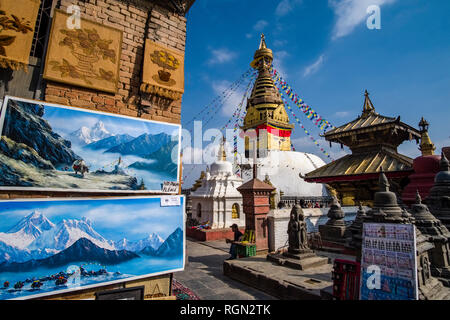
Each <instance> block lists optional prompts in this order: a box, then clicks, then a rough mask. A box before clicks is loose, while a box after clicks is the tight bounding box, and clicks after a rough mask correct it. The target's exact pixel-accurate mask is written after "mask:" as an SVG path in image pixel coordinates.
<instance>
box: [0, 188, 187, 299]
mask: <svg viewBox="0 0 450 320" xmlns="http://www.w3.org/2000/svg"><path fill="white" fill-rule="evenodd" d="M172 197H177V198H179V205H171V206H161V199H160V198H159V197H158V196H146V197H126V198H119V197H117V198H114V197H113V198H96V199H89V198H59V199H58V198H53V199H39V200H35V199H34V200H33V199H27V200H5V201H0V216H1V218H0V299H2V300H4V299H28V298H38V297H43V296H49V295H55V294H60V293H66V292H71V291H76V290H84V289H89V288H95V287H99V286H105V285H111V284H117V283H123V282H128V281H134V280H139V279H144V278H148V277H152V276H156V275H161V274H167V273H172V272H176V271H181V270H183V269H184V265H185V227H184V226H185V223H184V222H185V221H184V206H185V199H184V196H172Z"/></svg>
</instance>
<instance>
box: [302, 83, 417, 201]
mask: <svg viewBox="0 0 450 320" xmlns="http://www.w3.org/2000/svg"><path fill="white" fill-rule="evenodd" d="M324 137H325V139H326V140H327V141H329V142H330V145H331V143H332V142H334V143H339V144H340V145H341V147H343V146H344V145H345V146H348V147H349V148H350V150H351V152H352V153H351V154H349V155H346V156H344V157H342V158H340V159H338V160H335V161H333V162H331V163H329V164H327V165H325V166H322V167H320V168H318V169H316V170H314V171H312V172H309V173H308V174H306V176H305V181H308V182H316V183H326V184H328V185H330V186H331V187H332V188H334V189H335V190H336V192H337V194H338V199H339V200H340V202H341V204H342V205H344V206H348V205H351V206H353V205H356V204H358V203H359V202H361V203H362V204H363V205H369V206H371V205H373V198H374V195H375V192H376V190H377V179H378V174H379V171H380V169H383V170H384V172H385V174H386V175H387V177H388V178H389V179H390V181H391V183H392V190H393V191H394V192H396V193H398V194H400V193H401V190H402V189H403V188H404V186H405V185H406V184H407V183H408V179H407V177H408V176H409V175H410V174H411V173H412V172H413V168H412V164H413V160H412V159H411V158H409V157H407V156H404V155H402V154H400V153H398V152H397V147H398V146H399V145H400V144H401V143H403V142H404V141H408V140H413V139H415V140H416V142H418V141H419V139H420V138H421V134H420V132H419V131H418V130H416V129H415V128H413V127H411V126H409V125H407V124H405V123H403V122H401V121H400V116H399V117H397V118H391V117H386V116H383V115H380V114H378V113H377V112H376V111H375V107H374V105H373V103H372V101H371V100H370V98H369V93H368V92H367V90H366V92H365V99H364V107H363V111H362V114H361V115H360V116H359V117H358V118H356V119H355V120H353V121H351V122H349V123H346V124H344V125H342V126H340V127H337V128H333V129H331V130H330V131H328V132H326V133H325V134H324Z"/></svg>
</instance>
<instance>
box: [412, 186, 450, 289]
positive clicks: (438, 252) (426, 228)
mask: <svg viewBox="0 0 450 320" xmlns="http://www.w3.org/2000/svg"><path fill="white" fill-rule="evenodd" d="M411 211H412V216H413V218H414V219H415V225H416V227H417V228H418V229H419V230H420V232H422V234H423V235H424V236H425V237H427V238H428V241H430V242H431V243H433V244H434V248H433V249H432V250H431V251H430V260H431V274H432V275H433V276H435V277H437V278H439V279H440V280H441V281H442V282H443V283H444V285H446V286H447V287H450V264H449V262H450V246H449V239H450V232H449V231H448V229H447V228H446V227H445V226H444V225H443V224H442V222H441V221H439V220H438V219H436V218H435V217H434V216H433V215H432V214H431V212H430V211H429V210H428V207H427V206H426V205H425V204H422V199H421V197H420V194H419V192H418V191H417V194H416V203H415V204H413V205H412V207H411ZM441 278H442V279H441Z"/></svg>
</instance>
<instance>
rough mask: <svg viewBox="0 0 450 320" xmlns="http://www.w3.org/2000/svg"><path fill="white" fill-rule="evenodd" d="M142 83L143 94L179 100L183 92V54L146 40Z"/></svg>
mask: <svg viewBox="0 0 450 320" xmlns="http://www.w3.org/2000/svg"><path fill="white" fill-rule="evenodd" d="M142 82H143V84H142V85H141V90H142V91H144V92H147V93H152V94H156V95H160V96H163V97H166V98H170V99H173V100H178V99H180V98H181V95H182V94H183V92H184V56H183V54H181V53H179V52H177V51H175V50H172V49H169V48H167V47H165V46H162V45H160V44H157V43H155V42H153V41H150V40H149V39H147V40H146V42H145V55H144V69H143V73H142Z"/></svg>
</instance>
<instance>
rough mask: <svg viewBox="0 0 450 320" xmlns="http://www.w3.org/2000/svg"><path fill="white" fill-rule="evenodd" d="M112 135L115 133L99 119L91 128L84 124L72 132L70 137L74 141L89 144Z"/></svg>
mask: <svg viewBox="0 0 450 320" xmlns="http://www.w3.org/2000/svg"><path fill="white" fill-rule="evenodd" d="M112 136H114V134H112V133H111V132H109V131H108V130H107V129H106V128H105V124H104V123H103V122H102V121H98V122H97V123H96V124H95V125H94V126H93V127H91V128H88V127H85V126H83V127H81V128H80V129H78V130H76V131H74V132H72V133H71V134H70V135H69V137H68V138H69V139H70V140H71V141H72V142H73V143H77V144H81V145H87V144H90V143H93V142H96V141H99V140H102V139H106V138H109V137H112Z"/></svg>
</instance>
